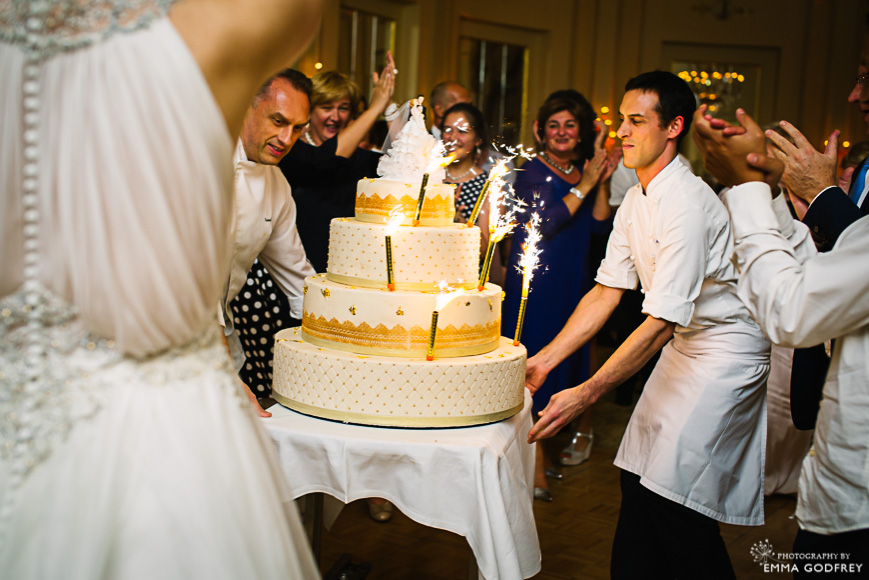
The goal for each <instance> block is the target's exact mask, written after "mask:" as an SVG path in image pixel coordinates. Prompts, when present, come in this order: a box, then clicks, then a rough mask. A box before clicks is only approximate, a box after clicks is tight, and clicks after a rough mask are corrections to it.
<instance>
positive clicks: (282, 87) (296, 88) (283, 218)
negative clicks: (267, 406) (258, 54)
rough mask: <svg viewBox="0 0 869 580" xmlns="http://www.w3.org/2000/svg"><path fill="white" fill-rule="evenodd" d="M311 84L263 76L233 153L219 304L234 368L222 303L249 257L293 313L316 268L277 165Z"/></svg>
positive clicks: (236, 351)
mask: <svg viewBox="0 0 869 580" xmlns="http://www.w3.org/2000/svg"><path fill="white" fill-rule="evenodd" d="M312 90H313V89H312V85H311V81H310V79H308V77H306V76H305V75H304V74H302V73H300V72H299V71H296V70H293V69H285V70H284V71H281V72H280V73H278V74H277V75H275V76H273V77H272V78H271V79H269V80H268V81H266V83H265V84H264V85H263V86H262V87H261V88H260V90H259V92H258V93H257V96H256V97H255V98H254V101H253V103H252V104H251V106H250V109H248V112H247V115H246V116H245V118H244V123H243V125H242V129H241V136H240V138H239V141H238V145H237V147H236V149H235V154H234V156H233V166H234V168H235V215H234V217H233V220H232V224H231V229H230V239H231V240H232V245H233V249H232V265H231V270H230V273H229V278H228V279H227V281H226V292H225V294H224V297H223V300H222V302H221V310H222V313H223V323H224V326H225V336H226V341H227V344H228V346H229V351H230V353H231V354H232V358H233V362H234V363H235V366H236V370H239V369H241V366H242V364H243V363H244V351H243V350H242V347H241V341H240V340H239V337H238V332H237V331H236V330H235V328H234V327H233V319H232V311H231V309H230V306H229V305H230V302H232V300H233V299H234V298H235V297H236V295H238V293H239V291H241V288H242V287H243V286H244V283H245V280H246V279H247V273H248V271H250V268H251V266H252V265H253V263H254V260H256V259H259V260H260V261H261V262H262V263H263V264H264V265H265V267H266V268H267V269H268V271H269V273H270V274H271V276H272V278H273V279H274V281H275V283H277V285H278V287H279V288H280V289H281V290H282V291H283V292H284V293H285V294H286V295H287V298H288V301H289V304H290V315H291V316H293V317H294V318H301V317H302V300H303V298H304V291H303V288H304V282H305V277H306V276H313V275H314V273H315V272H314V268H313V267H312V266H311V264H310V263H309V262H308V260H307V258H306V257H305V249H304V247H302V241H301V239H300V238H299V234H298V231H297V230H296V204H295V202H294V201H293V197H292V193H291V191H290V184H289V183H287V179H286V178H285V177H284V175H283V173H281V170H280V169H279V168H278V166H277V164H278V162H279V161H280V160H281V159H283V158H284V156H285V155H286V154H287V153H288V152H289V150H290V149H291V148H292V146H293V144H294V143H295V142H296V140H297V139H298V138H299V136H300V135H301V133H302V129H304V128H305V126H306V125H307V124H308V116H309V113H310V105H311V100H310V99H311V92H312ZM249 396H250V398H251V401H252V402H253V403H254V404H255V405H256V408H257V410H258V411H259V412H260V414H261V415H264V416H268V415H269V413H266V412H264V411H262V409H261V408H260V407H259V404H258V403H257V402H256V397H255V396H254V395H253V393H249Z"/></svg>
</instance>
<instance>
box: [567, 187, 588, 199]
mask: <svg viewBox="0 0 869 580" xmlns="http://www.w3.org/2000/svg"><path fill="white" fill-rule="evenodd" d="M570 193H572V194H573V195H575V196H576V199H578V200H579V201H582V200H584V199H585V194H584V193H582V192H581V191H579V190H578V189H577V188H575V187H571V188H570Z"/></svg>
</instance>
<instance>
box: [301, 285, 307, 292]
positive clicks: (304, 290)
mask: <svg viewBox="0 0 869 580" xmlns="http://www.w3.org/2000/svg"><path fill="white" fill-rule="evenodd" d="M307 293H308V285H307V284H305V285H304V286H302V294H307Z"/></svg>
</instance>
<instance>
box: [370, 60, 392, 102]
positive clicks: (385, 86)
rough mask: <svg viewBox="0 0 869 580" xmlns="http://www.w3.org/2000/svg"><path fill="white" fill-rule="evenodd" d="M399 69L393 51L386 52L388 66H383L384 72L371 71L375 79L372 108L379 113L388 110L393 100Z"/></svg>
mask: <svg viewBox="0 0 869 580" xmlns="http://www.w3.org/2000/svg"><path fill="white" fill-rule="evenodd" d="M397 72H398V70H397V69H396V68H395V60H394V59H393V58H392V52H391V51H387V53H386V66H384V67H383V72H381V73H380V74H377V71H375V72H373V73H371V78H372V79H373V80H374V91H373V92H372V93H371V108H372V109H374V110H375V111H378V112H379V113H382V112H383V111H385V110H386V107H388V106H389V103H390V102H391V101H392V93H394V92H395V75H396V74H397Z"/></svg>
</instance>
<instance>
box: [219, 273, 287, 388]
mask: <svg viewBox="0 0 869 580" xmlns="http://www.w3.org/2000/svg"><path fill="white" fill-rule="evenodd" d="M230 308H232V317H233V322H234V324H235V329H236V330H237V331H238V335H239V338H240V339H241V346H242V348H243V349H244V355H245V357H246V360H245V361H244V365H243V366H242V368H241V371H240V372H239V375H240V376H241V380H243V381H244V382H245V383H247V385H248V386H249V387H250V388H251V390H252V391H253V392H254V393H255V394H256V396H257V397H268V396H270V395H271V392H272V361H273V358H274V343H275V341H274V335H275V333H277V332H278V331H279V330H282V329H284V328H291V327H293V326H299V325H300V324H301V322H300V321H298V320H295V319H294V318H292V317H290V305H289V303H288V302H287V297H286V295H285V294H284V293H283V292H282V291H281V289H280V288H278V285H277V284H275V282H274V281H273V280H272V277H271V275H270V274H269V272H268V270H266V268H265V266H263V265H262V264H260V262H259V261H256V262H254V264H253V266H252V267H251V269H250V272H248V274H247V281H246V282H245V284H244V287H242V289H241V292H239V293H238V296H236V298H235V300H233V301H232V303H231V304H230Z"/></svg>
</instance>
